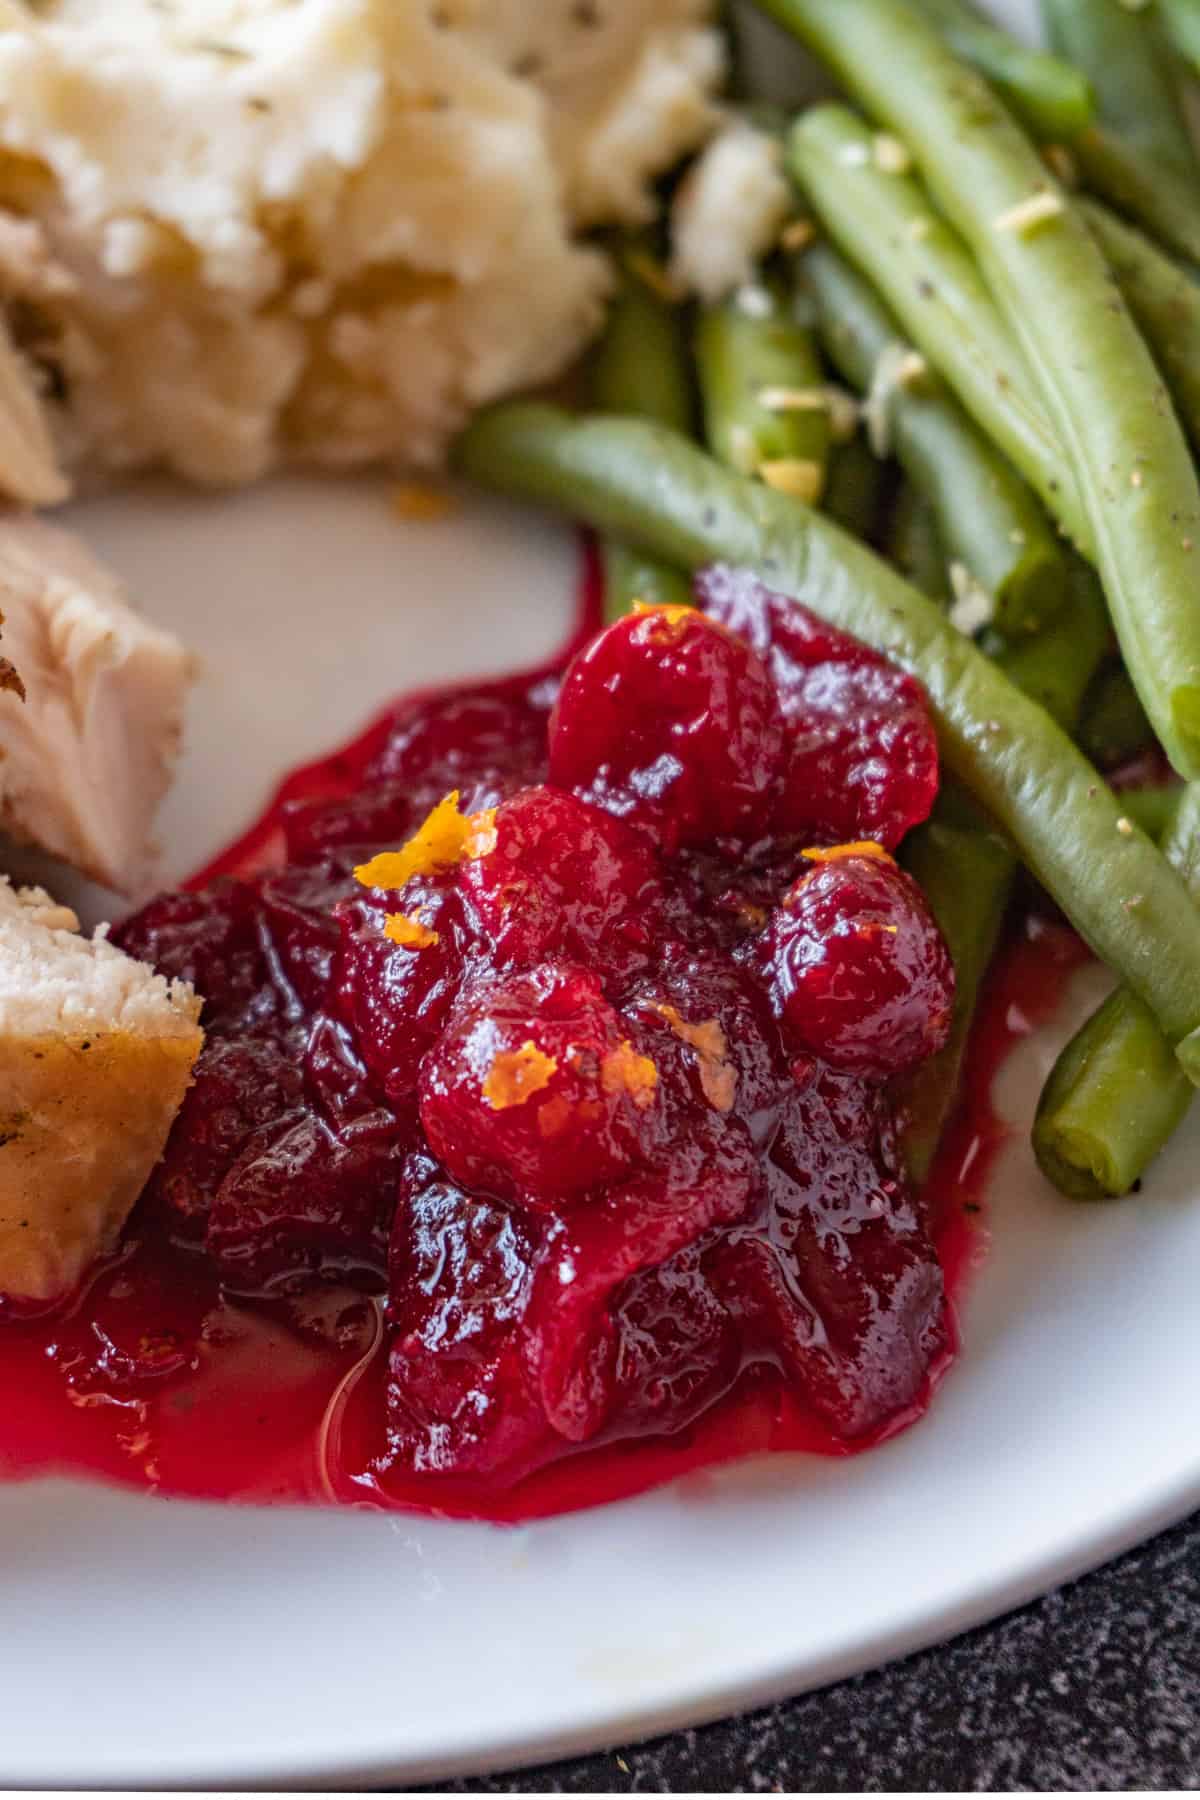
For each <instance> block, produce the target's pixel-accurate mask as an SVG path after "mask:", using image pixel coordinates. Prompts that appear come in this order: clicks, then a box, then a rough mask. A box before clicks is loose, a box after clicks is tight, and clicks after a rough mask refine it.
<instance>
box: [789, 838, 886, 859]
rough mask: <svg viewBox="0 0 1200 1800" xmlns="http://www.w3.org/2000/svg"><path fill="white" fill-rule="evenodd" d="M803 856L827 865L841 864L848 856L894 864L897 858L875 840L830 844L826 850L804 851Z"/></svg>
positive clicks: (867, 839) (866, 839)
mask: <svg viewBox="0 0 1200 1800" xmlns="http://www.w3.org/2000/svg"><path fill="white" fill-rule="evenodd" d="M800 854H801V856H803V857H805V858H807V860H808V861H809V862H815V863H827V862H841V861H842V859H843V858H844V857H847V856H873V857H875V859H876V861H878V862H886V863H894V862H895V860H896V859H895V857H894V856H889V855H888V853H887V851H886V850H885V849H884V847H883V845H882V844H877V843H875V841H874V839H873V838H860V839H859V840H858V842H857V843H853V844H830V845H829V847H828V849H825V850H820V849H817V850H802V851H801V852H800Z"/></svg>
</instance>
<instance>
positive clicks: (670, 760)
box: [550, 606, 784, 852]
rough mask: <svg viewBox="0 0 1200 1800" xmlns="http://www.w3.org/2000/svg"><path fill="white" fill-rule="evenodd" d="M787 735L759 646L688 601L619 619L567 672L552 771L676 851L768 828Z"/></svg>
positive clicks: (555, 720)
mask: <svg viewBox="0 0 1200 1800" xmlns="http://www.w3.org/2000/svg"><path fill="white" fill-rule="evenodd" d="M783 743H784V727H783V716H782V713H781V711H780V705H779V701H778V699H777V697H776V693H775V689H774V686H773V684H772V682H771V678H770V676H769V675H768V673H767V669H766V665H765V664H764V662H763V660H762V658H761V657H760V656H759V655H758V654H757V652H756V651H754V650H752V649H751V648H750V646H749V645H748V644H746V643H743V642H742V641H741V640H740V639H739V638H737V637H735V636H734V634H733V633H732V632H730V631H727V630H726V629H725V628H724V626H722V625H719V624H717V623H716V622H715V621H714V620H712V619H708V618H706V617H705V616H704V615H703V614H702V613H698V612H694V611H693V610H692V609H691V608H690V607H682V606H668V607H657V608H653V609H650V610H647V611H645V612H641V613H634V614H632V615H631V616H630V617H628V618H624V619H618V620H617V622H616V624H615V625H610V626H609V627H608V629H607V630H606V631H602V632H601V633H600V634H599V636H598V637H595V638H593V639H592V641H591V643H590V644H588V646H587V647H586V649H584V650H582V651H581V652H580V654H579V655H578V656H577V657H576V658H575V660H574V662H573V663H572V664H571V666H570V668H569V669H568V670H567V673H566V675H565V677H564V679H563V685H562V691H561V693H560V694H559V697H558V701H557V703H556V705H555V708H554V711H553V713H552V714H551V716H550V779H551V780H552V781H553V782H554V783H555V784H556V786H558V787H565V788H572V789H574V790H575V792H576V793H578V794H581V795H583V797H584V798H585V799H588V800H591V801H593V802H594V803H595V804H596V805H598V806H602V807H604V808H605V809H606V810H607V811H609V812H613V813H617V814H619V815H621V816H623V817H626V818H629V819H631V820H633V821H635V822H637V823H641V824H646V825H648V826H650V827H651V828H652V829H653V830H654V831H655V832H656V833H657V834H658V836H659V837H660V839H661V841H662V845H663V848H664V849H665V850H667V851H668V852H670V851H674V850H676V849H677V848H678V847H679V846H680V845H681V844H699V843H705V842H707V841H709V840H711V839H713V838H720V837H740V838H746V839H751V838H755V837H758V836H759V835H761V833H762V832H763V831H764V830H765V829H766V826H767V822H768V819H769V816H770V811H771V803H772V799H773V796H774V794H775V790H776V787H777V785H778V783H779V780H780V778H781V775H782V771H783V761H784V758H783Z"/></svg>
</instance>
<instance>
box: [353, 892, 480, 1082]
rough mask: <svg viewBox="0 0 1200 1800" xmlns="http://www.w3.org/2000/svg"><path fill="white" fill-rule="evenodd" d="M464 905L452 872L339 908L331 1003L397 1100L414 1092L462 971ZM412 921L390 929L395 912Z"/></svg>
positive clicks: (369, 894)
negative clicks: (404, 929) (405, 928)
mask: <svg viewBox="0 0 1200 1800" xmlns="http://www.w3.org/2000/svg"><path fill="white" fill-rule="evenodd" d="M460 914H461V907H460V906H459V903H458V895H457V892H456V890H455V888H454V884H453V880H452V877H451V876H448V875H431V876H420V877H415V878H414V879H413V880H412V881H410V882H408V883H407V885H406V886H405V888H404V889H403V890H402V891H400V892H395V893H391V892H379V891H374V890H372V891H371V892H365V891H364V892H361V893H358V894H357V895H356V896H355V897H354V898H353V899H351V900H345V901H343V902H342V903H341V905H339V906H337V907H335V908H334V918H335V919H336V920H337V924H338V928H339V930H340V931H341V944H340V946H339V949H338V953H337V955H336V957H335V958H334V962H333V970H332V975H331V980H330V1001H331V1003H332V1004H331V1010H332V1011H333V1012H334V1013H336V1015H337V1016H338V1017H339V1018H340V1019H341V1020H342V1022H343V1023H344V1024H345V1025H347V1026H348V1027H349V1029H350V1033H351V1036H352V1038H353V1040H354V1046H355V1049H356V1050H357V1052H358V1054H359V1055H360V1056H361V1057H362V1059H363V1062H364V1063H365V1064H366V1066H367V1068H368V1069H369V1070H370V1072H371V1074H372V1076H373V1077H374V1078H375V1080H376V1082H377V1083H378V1084H379V1085H380V1087H381V1088H382V1089H383V1092H384V1093H385V1095H386V1096H387V1098H388V1100H389V1101H390V1102H392V1103H393V1104H397V1103H401V1102H404V1101H406V1100H408V1099H409V1098H410V1097H411V1096H412V1094H413V1092H414V1090H415V1088H416V1084H417V1071H418V1068H419V1066H420V1062H421V1058H422V1056H423V1055H424V1054H425V1052H426V1050H428V1049H429V1047H430V1045H431V1044H432V1043H433V1042H434V1040H435V1039H436V1037H437V1035H438V1033H439V1031H440V1030H441V1028H442V1022H443V1020H444V1019H445V1017H446V1014H447V1013H448V1011H449V1009H450V1004H451V1001H452V1000H453V998H454V995H455V993H456V992H457V990H458V984H459V982H460V980H461V979H462V950H461V939H462V936H463V933H462V931H461V930H460ZM400 918H403V919H404V920H405V921H407V923H408V925H409V927H410V928H411V929H410V930H409V932H408V934H407V937H406V938H404V939H398V938H396V937H395V936H391V935H389V932H392V931H394V926H393V925H392V924H391V923H390V921H392V920H396V919H400Z"/></svg>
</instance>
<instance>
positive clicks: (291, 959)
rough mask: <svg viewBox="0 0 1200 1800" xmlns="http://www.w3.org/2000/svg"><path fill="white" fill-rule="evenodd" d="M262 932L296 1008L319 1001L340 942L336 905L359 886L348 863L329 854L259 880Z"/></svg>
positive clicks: (277, 977) (277, 978) (280, 983)
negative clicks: (335, 916) (339, 861)
mask: <svg viewBox="0 0 1200 1800" xmlns="http://www.w3.org/2000/svg"><path fill="white" fill-rule="evenodd" d="M257 886H258V904H259V937H260V941H261V943H262V945H263V948H264V951H265V952H266V955H267V959H268V964H269V967H270V970H271V974H272V978H273V981H274V984H275V986H276V987H277V988H278V989H279V990H280V992H281V994H284V995H285V996H286V1000H287V1004H288V1009H289V1011H291V1012H295V1013H296V1014H300V1013H307V1012H311V1011H312V1009H313V1008H315V1007H317V1006H319V1005H320V1004H321V1001H322V1000H323V998H324V996H325V992H326V990H327V988H328V986H329V975H330V970H331V969H332V967H333V959H334V956H335V954H336V952H337V947H338V928H337V925H336V923H335V921H334V919H333V917H332V914H333V908H334V907H335V906H336V905H337V903H338V901H339V900H341V899H343V898H344V897H345V896H346V895H347V894H348V893H349V892H351V891H352V890H353V888H354V880H353V877H352V876H351V875H350V873H349V871H348V869H346V868H344V867H342V866H340V865H339V864H338V863H337V862H336V861H335V860H334V859H333V858H331V857H329V856H328V855H327V856H325V857H322V858H321V859H320V861H318V862H315V863H312V864H306V865H303V866H300V867H296V868H287V869H281V870H280V871H279V873H278V874H277V875H268V876H265V877H264V878H262V879H261V880H260V881H259V882H258V884H257Z"/></svg>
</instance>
